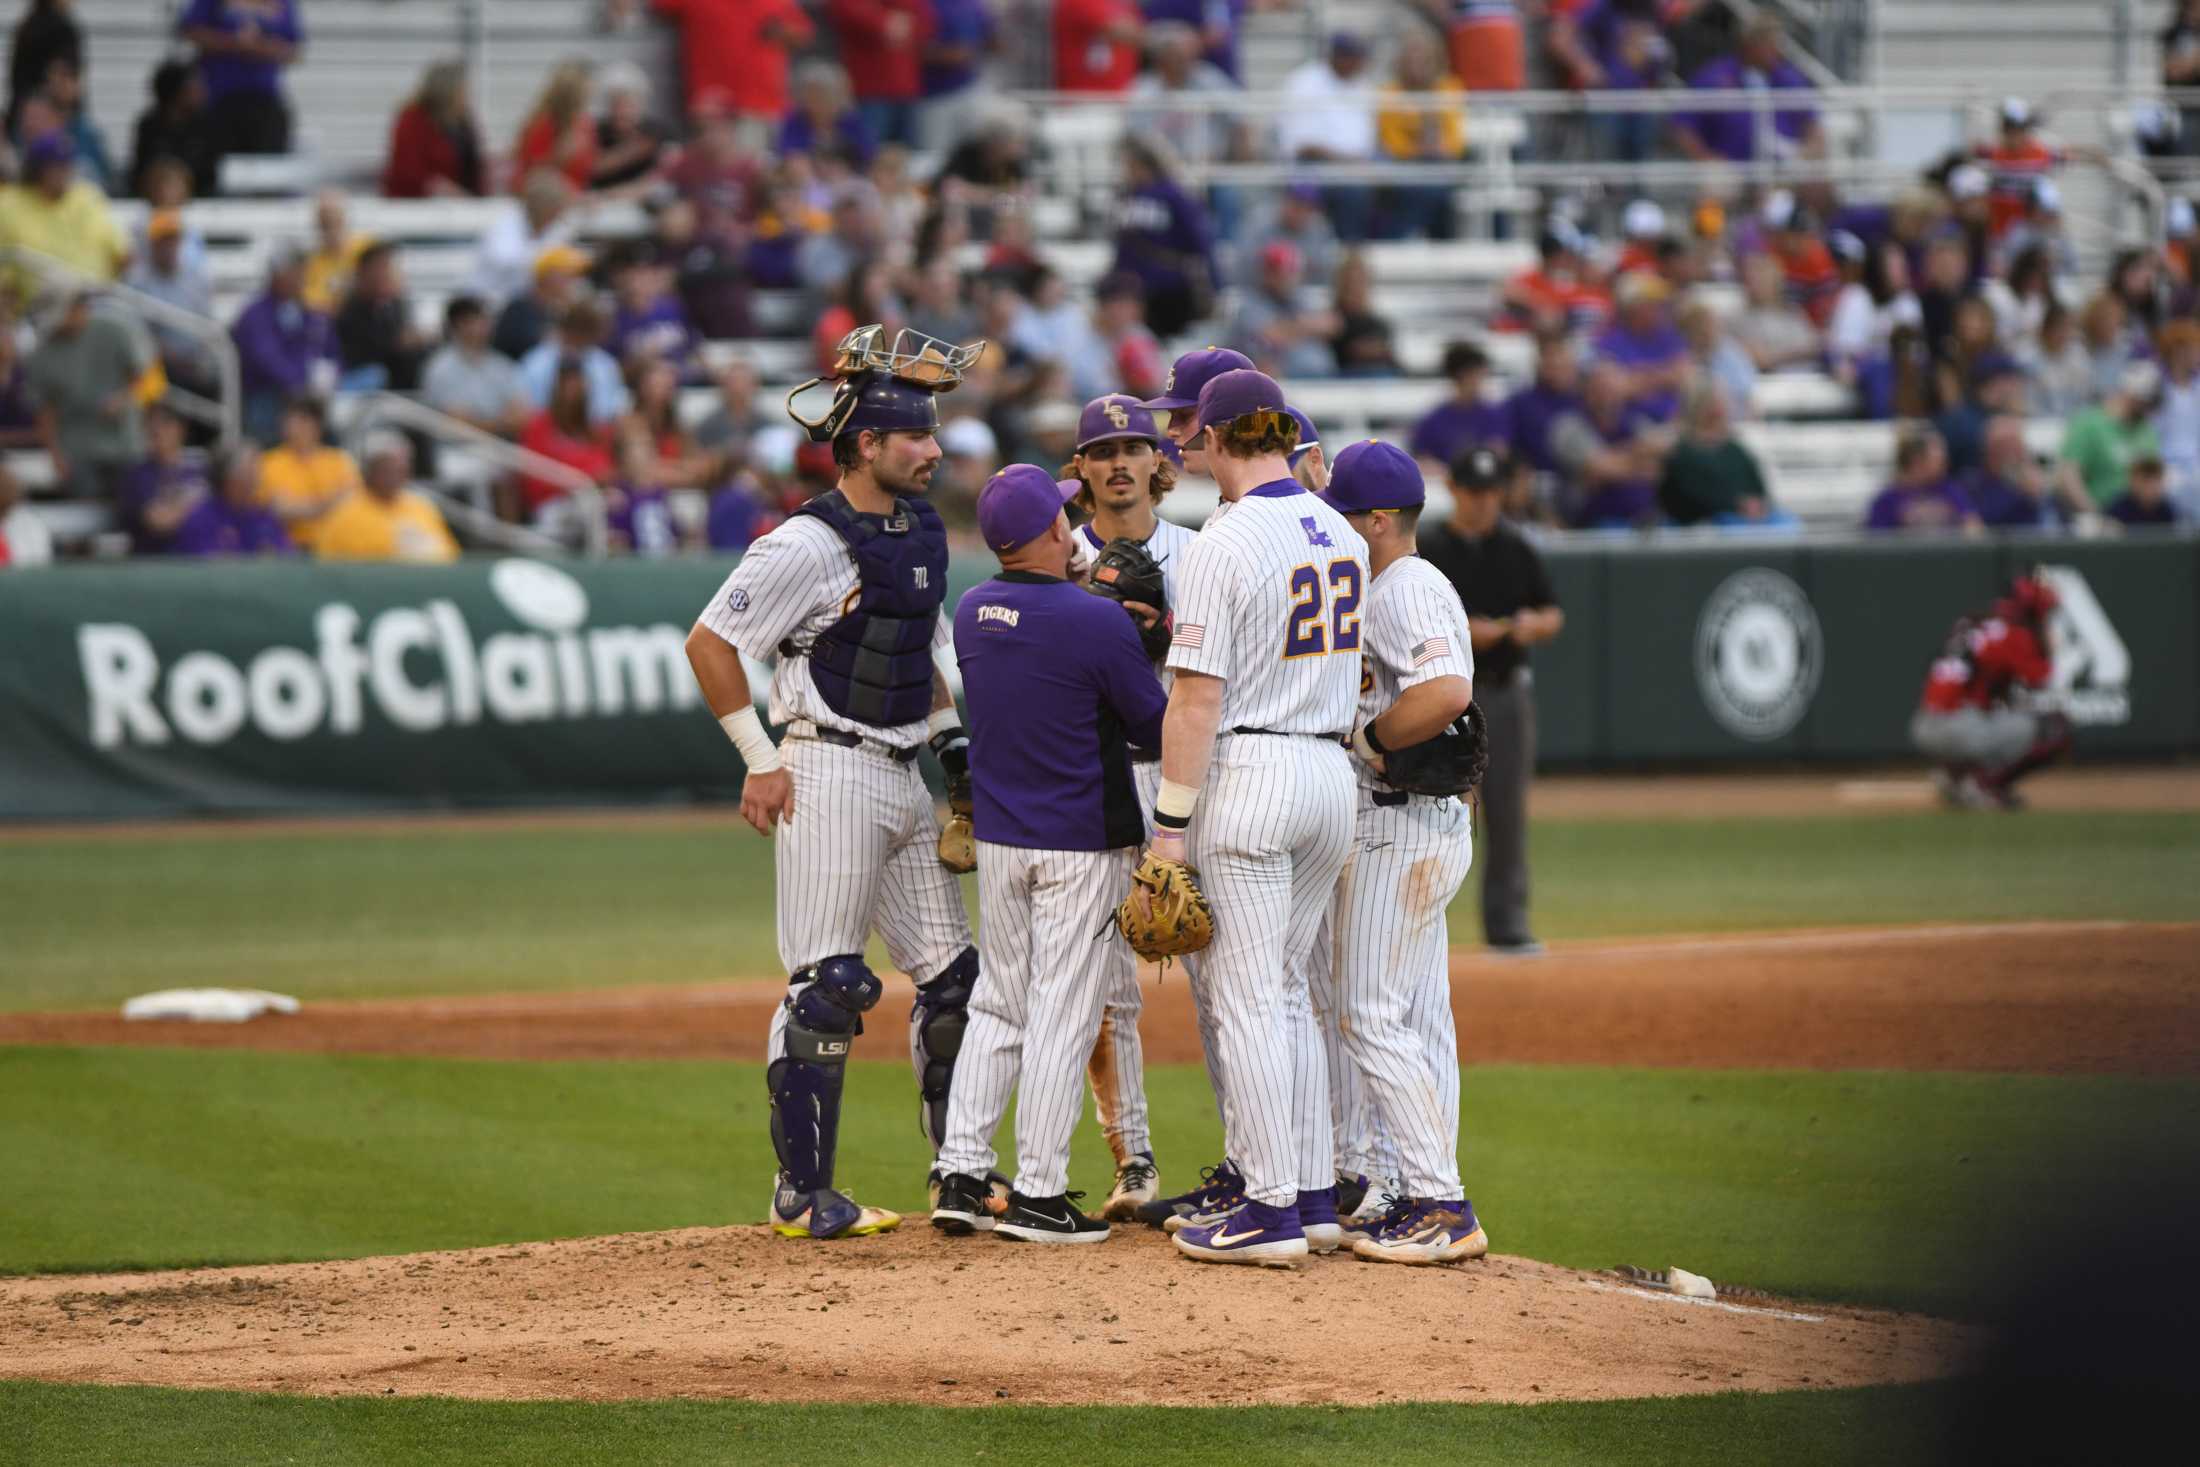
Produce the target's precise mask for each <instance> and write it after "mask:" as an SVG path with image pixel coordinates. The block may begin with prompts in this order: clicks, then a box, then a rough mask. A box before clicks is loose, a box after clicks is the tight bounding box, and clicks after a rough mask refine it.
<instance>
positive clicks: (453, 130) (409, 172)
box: [382, 61, 488, 199]
mask: <svg viewBox="0 0 2200 1467" xmlns="http://www.w3.org/2000/svg"><path fill="white" fill-rule="evenodd" d="M382 192H383V194H384V195H386V196H387V197H389V198H393V199H447V198H468V197H472V198H479V197H481V195H483V194H485V193H487V192H488V179H487V177H486V176H485V174H484V172H483V169H482V166H481V132H480V129H479V128H478V127H476V126H475V124H474V107H473V102H472V100H471V99H470V98H469V97H468V96H467V92H466V64H465V63H464V62H463V61H438V62H436V63H435V65H433V66H431V67H429V68H428V70H427V74H426V75H424V76H422V77H421V78H420V90H419V91H417V92H415V93H413V98H412V100H411V101H410V102H407V103H406V104H405V107H404V110H403V111H401V112H399V113H398V114H397V121H396V123H395V124H394V125H393V126H392V127H391V128H390V156H389V162H388V163H387V164H386V165H385V166H384V167H383V170H382Z"/></svg>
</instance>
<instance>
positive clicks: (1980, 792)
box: [1910, 569, 2071, 810]
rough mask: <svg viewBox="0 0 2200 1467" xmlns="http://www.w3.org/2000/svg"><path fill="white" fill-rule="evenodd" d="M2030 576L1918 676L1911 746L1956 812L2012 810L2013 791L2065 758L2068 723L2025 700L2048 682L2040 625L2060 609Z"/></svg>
mask: <svg viewBox="0 0 2200 1467" xmlns="http://www.w3.org/2000/svg"><path fill="white" fill-rule="evenodd" d="M2061 604H2062V603H2061V600H2060V598H2058V597H2057V596H2056V595H2055V588H2054V587H2053V586H2051V585H2049V584H2048V583H2047V579H2046V577H2045V576H2044V575H2043V574H2041V573H2040V572H2039V571H2038V570H2036V569H2035V570H2031V571H2027V572H2025V573H2024V574H2022V575H2019V576H2018V577H2017V578H2016V579H2015V580H2014V581H2012V582H2011V583H2010V585H2009V592H2008V594H2007V595H2005V596H2003V597H2002V598H2001V599H2000V600H1998V601H1996V602H1995V603H1994V609H1993V613H1992V614H1991V615H1989V616H1984V617H1976V618H1974V617H1964V618H1961V619H1959V620H1958V621H1957V622H1956V624H1955V627H1954V629H1953V630H1952V631H1950V632H1949V634H1948V639H1947V641H1946V642H1945V643H1944V644H1943V645H1942V648H1941V653H1940V656H1938V657H1937V658H1935V659H1934V660H1933V665H1932V668H1931V670H1929V671H1928V672H1927V673H1926V675H1925V691H1924V694H1923V695H1922V696H1921V697H1920V699H1919V701H1918V710H1917V713H1916V716H1915V717H1913V718H1912V719H1911V720H1910V740H1911V742H1912V743H1914V744H1916V745H1917V747H1918V749H1919V751H1920V752H1922V753H1923V754H1925V755H1926V756H1927V757H1928V758H1930V759H1932V760H1933V761H1935V762H1936V763H1937V764H1938V765H1939V766H1940V767H1939V768H1938V769H1937V770H1935V771H1934V781H1935V783H1936V784H1937V785H1938V786H1939V789H1940V796H1941V799H1942V801H1943V802H1944V803H1945V804H1947V805H1948V806H1949V807H1951V808H1953V809H1958V810H1971V809H1980V808H1986V807H1999V808H2001V809H2004V810H2018V809H2022V808H2023V806H2024V798H2023V796H2022V795H2020V794H2018V793H2017V781H2018V780H2020V779H2022V778H2024V777H2025V776H2026V775H2028V774H2030V773H2032V771H2034V770H2036V769H2039V768H2041V767H2043V766H2045V765H2048V764H2052V763H2053V762H2054V761H2055V760H2057V759H2060V758H2061V757H2063V755H2065V754H2067V753H2069V752H2070V746H2071V735H2070V722H2069V720H2068V719H2067V718H2065V717H2064V716H2063V715H2062V714H2061V713H2058V712H2053V711H2047V710H2043V709H2041V708H2040V707H2039V706H2038V705H2037V700H2036V698H2035V697H2034V694H2036V693H2037V692H2038V691H2039V690H2040V689H2042V688H2044V687H2046V686H2047V682H2048V679H2049V678H2050V677H2051V676H2052V674H2053V672H2054V662H2053V658H2052V657H2051V656H2050V655H2049V643H2050V637H2049V634H2048V626H2047V623H2048V618H2049V617H2050V616H2052V615H2053V614H2054V612H2055V609H2056V608H2057V607H2058V606H2060V605H2061Z"/></svg>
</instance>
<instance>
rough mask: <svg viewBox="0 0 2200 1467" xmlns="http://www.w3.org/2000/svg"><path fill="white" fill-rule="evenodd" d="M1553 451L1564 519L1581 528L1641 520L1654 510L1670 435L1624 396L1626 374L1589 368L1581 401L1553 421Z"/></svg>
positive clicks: (1606, 364) (1604, 364)
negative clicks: (1566, 511)
mask: <svg viewBox="0 0 2200 1467" xmlns="http://www.w3.org/2000/svg"><path fill="white" fill-rule="evenodd" d="M1550 441H1551V453H1552V456H1553V457H1554V458H1556V459H1557V460H1558V467H1559V470H1560V472H1561V473H1563V474H1564V475H1565V476H1566V480H1567V483H1566V491H1567V497H1568V502H1569V503H1570V504H1571V505H1572V507H1573V508H1572V513H1571V514H1570V515H1569V516H1568V519H1569V520H1570V521H1571V522H1572V523H1573V524H1574V525H1575V526H1577V527H1579V528H1582V529H1614V528H1623V527H1627V526H1633V525H1640V524H1645V523H1647V522H1649V521H1650V520H1652V519H1654V518H1655V517H1656V515H1657V512H1658V477H1659V474H1660V472H1661V471H1662V469H1663V467H1664V463H1665V455H1666V451H1667V450H1668V449H1670V448H1671V447H1672V446H1673V435H1672V433H1671V432H1669V431H1667V430H1665V429H1662V428H1660V427H1659V426H1658V424H1657V423H1656V422H1655V421H1654V420H1653V419H1652V418H1651V417H1650V415H1649V414H1648V413H1647V412H1645V411H1643V409H1641V408H1640V407H1637V406H1635V405H1633V404H1631V403H1629V402H1628V400H1627V375H1626V373H1625V372H1624V371H1622V370H1621V369H1620V368H1618V367H1615V366H1613V365H1612V364H1611V363H1610V362H1598V363H1596V364H1595V365H1594V366H1592V367H1590V368H1589V371H1588V375H1587V376H1586V377H1585V378H1584V379H1583V380H1582V384H1581V405H1580V407H1578V408H1576V409H1575V410H1574V411H1572V412H1569V413H1566V414H1565V415H1563V416H1561V417H1560V418H1559V419H1558V420H1557V421H1556V422H1554V423H1553V424H1552V425H1551V440H1550Z"/></svg>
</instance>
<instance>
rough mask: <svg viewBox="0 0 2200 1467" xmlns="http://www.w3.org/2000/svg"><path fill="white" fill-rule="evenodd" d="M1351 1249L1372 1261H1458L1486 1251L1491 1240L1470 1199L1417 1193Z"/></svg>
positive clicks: (1478, 1255)
mask: <svg viewBox="0 0 2200 1467" xmlns="http://www.w3.org/2000/svg"><path fill="white" fill-rule="evenodd" d="M1352 1251H1353V1252H1354V1253H1356V1254H1358V1255H1359V1256H1360V1257H1362V1258H1365V1259H1368V1260H1370V1261H1371V1262H1375V1263H1458V1262H1461V1261H1462V1260H1464V1259H1469V1258H1480V1257H1482V1256H1483V1255H1484V1254H1486V1253H1488V1252H1489V1251H1490V1240H1489V1235H1488V1234H1486V1233H1484V1232H1483V1231H1482V1224H1481V1223H1480V1222H1478V1221H1477V1220H1476V1219H1475V1216H1474V1204H1473V1203H1472V1202H1469V1201H1466V1200H1465V1199H1463V1198H1462V1199H1460V1200H1458V1201H1455V1202H1438V1201H1433V1200H1431V1199H1429V1198H1426V1197H1419V1198H1415V1199H1414V1200H1413V1201H1412V1202H1411V1203H1409V1204H1408V1205H1407V1206H1406V1207H1405V1209H1404V1210H1403V1211H1401V1212H1400V1213H1399V1214H1397V1216H1396V1217H1395V1218H1394V1220H1393V1221H1392V1222H1391V1223H1390V1225H1389V1226H1388V1227H1386V1228H1384V1229H1383V1230H1382V1231H1381V1232H1380V1233H1377V1234H1376V1235H1375V1236H1373V1237H1371V1238H1361V1239H1359V1240H1358V1241H1357V1242H1355V1243H1354V1244H1353V1245H1352Z"/></svg>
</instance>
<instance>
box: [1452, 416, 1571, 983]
mask: <svg viewBox="0 0 2200 1467" xmlns="http://www.w3.org/2000/svg"><path fill="white" fill-rule="evenodd" d="M1511 478H1512V465H1511V463H1510V462H1509V461H1508V460H1507V458H1506V457H1505V455H1504V454H1502V453H1499V452H1498V451H1496V450H1494V449H1489V448H1472V449H1469V450H1467V451H1466V452H1465V453H1462V454H1461V455H1459V457H1458V458H1456V459H1454V460H1453V461H1452V465H1451V491H1452V499H1451V502H1452V510H1451V520H1450V522H1449V523H1448V524H1437V525H1430V526H1428V527H1427V528H1425V529H1423V530H1422V531H1421V554H1422V555H1423V556H1424V557H1425V558H1426V559H1427V560H1428V562H1429V564H1431V565H1433V566H1435V567H1436V568H1437V569H1438V570H1440V571H1442V572H1443V573H1444V578H1445V579H1446V580H1448V581H1450V582H1451V584H1452V587H1453V589H1455V590H1457V591H1458V593H1459V600H1460V602H1461V604H1463V605H1464V606H1465V607H1466V608H1467V629H1468V634H1469V635H1470V636H1471V637H1472V638H1473V640H1474V700H1475V702H1477V703H1479V704H1481V705H1482V712H1483V714H1484V715H1485V716H1486V717H1487V718H1488V719H1489V725H1490V767H1489V773H1488V774H1487V775H1485V776H1484V778H1483V780H1482V830H1481V841H1480V846H1481V849H1480V850H1479V851H1477V852H1476V854H1477V855H1478V856H1479V857H1480V858H1481V866H1482V937H1483V940H1484V941H1485V942H1487V943H1488V944H1489V945H1490V950H1491V951H1492V952H1499V953H1507V954H1510V955H1513V956H1515V957H1532V956H1533V955H1535V954H1536V953H1540V952H1541V951H1543V944H1541V943H1539V942H1537V941H1536V940H1535V934H1534V933H1533V932H1531V931H1530V930H1529V928H1528V780H1529V778H1530V776H1532V775H1533V774H1534V772H1535V675H1534V673H1533V672H1532V670H1531V669H1530V668H1529V666H1528V649H1529V648H1531V647H1534V646H1535V645H1536V644H1537V643H1539V642H1548V641H1549V640H1551V638H1553V637H1555V636H1557V635H1558V634H1559V631H1560V630H1561V629H1562V628H1563V627H1564V626H1565V625H1566V613H1565V612H1563V611H1561V610H1559V606H1558V596H1557V595H1556V594H1555V593H1554V592H1553V591H1552V590H1551V578H1550V574H1549V573H1548V572H1547V571H1545V570H1544V568H1543V557H1542V556H1540V555H1538V554H1536V552H1535V547H1534V546H1532V545H1530V544H1529V543H1528V541H1527V539H1526V537H1525V536H1523V535H1522V534H1521V533H1520V531H1519V530H1517V529H1515V528H1514V527H1513V526H1512V525H1511V524H1510V523H1508V522H1507V521H1506V520H1505V518H1504V516H1503V514H1502V512H1501V501H1502V499H1503V493H1504V488H1505V485H1506V484H1507V483H1509V482H1510V481H1511Z"/></svg>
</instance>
